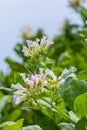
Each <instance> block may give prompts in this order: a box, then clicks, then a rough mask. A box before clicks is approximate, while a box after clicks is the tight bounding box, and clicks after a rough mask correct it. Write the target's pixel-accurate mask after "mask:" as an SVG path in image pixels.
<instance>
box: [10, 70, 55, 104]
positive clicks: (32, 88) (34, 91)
mask: <svg viewBox="0 0 87 130" xmlns="http://www.w3.org/2000/svg"><path fill="white" fill-rule="evenodd" d="M21 76H22V78H23V80H24V86H21V85H20V84H19V83H17V84H16V85H14V84H12V85H11V88H13V89H14V90H15V91H14V92H13V94H14V102H15V104H19V103H20V102H22V101H24V100H32V99H34V100H36V99H37V98H38V96H39V95H40V94H42V93H43V92H44V88H45V87H50V88H51V86H54V83H56V82H57V76H56V75H55V74H54V73H53V71H51V70H50V69H46V70H45V71H44V70H43V69H42V68H40V73H39V74H30V75H27V76H26V75H25V73H23V74H21Z"/></svg>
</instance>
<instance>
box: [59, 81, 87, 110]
mask: <svg viewBox="0 0 87 130" xmlns="http://www.w3.org/2000/svg"><path fill="white" fill-rule="evenodd" d="M85 92H87V82H85V81H84V80H79V79H69V80H68V81H67V82H65V83H64V84H63V85H62V86H61V90H60V93H61V96H62V97H63V98H64V101H65V103H66V105H67V106H68V107H69V108H70V109H71V110H72V109H73V103H74V100H75V98H76V97H77V96H79V95H81V94H83V93H85Z"/></svg>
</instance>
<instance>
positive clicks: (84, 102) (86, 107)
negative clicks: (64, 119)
mask: <svg viewBox="0 0 87 130" xmlns="http://www.w3.org/2000/svg"><path fill="white" fill-rule="evenodd" d="M74 111H75V113H76V115H77V116H79V117H80V118H81V117H87V92H86V93H84V94H81V95H79V96H78V97H77V98H76V99H75V101H74Z"/></svg>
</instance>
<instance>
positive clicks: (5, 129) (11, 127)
mask: <svg viewBox="0 0 87 130" xmlns="http://www.w3.org/2000/svg"><path fill="white" fill-rule="evenodd" d="M23 120H24V119H20V120H18V121H16V122H5V123H3V124H1V125H0V128H2V130H21V128H22V125H23Z"/></svg>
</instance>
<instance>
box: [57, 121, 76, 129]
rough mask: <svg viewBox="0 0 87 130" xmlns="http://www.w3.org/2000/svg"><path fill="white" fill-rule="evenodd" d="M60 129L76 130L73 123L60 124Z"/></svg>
mask: <svg viewBox="0 0 87 130" xmlns="http://www.w3.org/2000/svg"><path fill="white" fill-rule="evenodd" d="M58 127H59V128H60V130H74V125H73V124H71V123H65V122H62V123H59V124H58Z"/></svg>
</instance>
